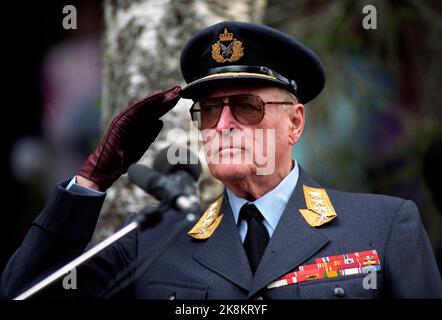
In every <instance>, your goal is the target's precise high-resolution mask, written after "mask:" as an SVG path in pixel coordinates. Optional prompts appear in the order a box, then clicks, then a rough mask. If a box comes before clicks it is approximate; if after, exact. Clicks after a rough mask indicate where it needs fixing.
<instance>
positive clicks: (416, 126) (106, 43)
mask: <svg viewBox="0 0 442 320" xmlns="http://www.w3.org/2000/svg"><path fill="white" fill-rule="evenodd" d="M224 2H225V1H204V0H193V1H190V0H187V1H184V0H183V1H165V0H164V1H161V0H156V1H152V0H151V1H146V0H145V1H142V0H138V1H133V2H131V1H101V0H100V1H99V0H89V1H86V0H85V1H80V0H77V1H64V0H61V1H44V2H41V3H34V2H33V3H30V4H27V5H18V4H16V5H12V6H11V7H10V9H8V10H5V11H4V12H3V15H4V16H5V18H4V19H2V23H3V24H4V25H3V26H2V32H3V38H2V39H3V50H2V51H3V54H4V55H2V56H3V58H2V62H3V68H2V71H3V77H4V80H3V81H2V84H3V90H2V92H3V95H2V98H3V103H2V110H3V111H4V116H3V120H4V121H3V125H2V128H3V132H4V134H3V140H4V142H3V143H2V148H3V152H2V154H3V156H2V157H1V177H2V180H3V183H2V185H3V190H4V191H3V192H2V200H3V201H2V202H3V204H4V205H3V209H2V212H3V219H2V223H1V224H0V229H1V230H0V270H2V269H3V267H4V265H5V263H6V262H7V260H8V258H9V257H10V256H11V255H12V254H13V252H14V250H15V249H16V248H17V247H18V246H19V245H20V243H21V241H22V239H23V237H24V235H25V234H26V232H27V230H28V228H29V227H30V224H31V223H32V221H33V220H34V219H35V217H36V216H37V215H38V213H39V212H40V211H41V210H42V209H43V207H44V206H45V204H46V202H47V200H48V198H49V196H50V194H51V192H52V191H53V189H54V187H55V185H56V183H57V182H59V181H61V180H63V179H67V178H70V177H71V176H72V175H74V174H75V172H76V171H77V170H78V168H79V166H80V165H81V163H82V162H83V161H84V160H85V158H86V157H87V156H88V154H89V153H90V152H91V151H92V150H93V149H94V147H95V145H96V144H97V142H98V141H99V139H100V135H101V134H102V132H103V130H104V128H105V127H106V126H107V123H108V121H109V119H110V118H111V116H112V115H113V114H114V113H115V112H116V111H118V108H120V109H121V108H123V107H124V106H125V105H126V104H127V103H122V101H128V100H129V99H133V98H136V97H138V96H140V95H145V94H147V93H148V92H149V90H150V89H155V88H162V89H165V88H167V87H169V86H170V85H173V84H175V83H177V81H178V82H179V83H181V84H182V79H181V78H180V75H179V69H178V62H177V59H170V60H171V61H166V60H165V61H164V64H165V65H168V66H169V67H170V70H172V71H170V74H168V73H165V72H166V71H164V70H165V69H163V70H161V69H162V68H161V66H162V64H157V63H155V65H159V69H160V70H157V71H155V70H153V71H155V72H157V74H156V75H155V77H153V76H149V77H148V76H146V77H145V78H141V80H138V82H137V81H135V80H134V77H133V74H129V75H127V74H126V71H127V70H128V69H129V68H128V67H127V66H126V65H125V64H124V63H125V61H126V60H128V58H127V57H128V56H130V57H132V58H133V59H134V60H136V61H141V62H140V64H141V65H143V68H144V69H143V68H140V71H139V72H140V73H141V74H142V73H143V72H144V71H145V70H150V69H149V68H150V67H151V66H149V62H148V61H149V60H146V59H143V54H138V53H137V51H133V50H132V49H133V48H135V47H136V46H137V45H138V44H137V43H136V41H135V42H134V43H130V45H128V44H127V42H125V40H124V39H125V38H127V39H137V37H138V36H139V35H141V34H142V31H143V29H142V28H139V29H137V28H136V25H135V27H133V26H132V29H129V31H131V32H128V29H123V30H121V28H120V30H117V31H118V32H120V33H119V35H118V37H116V38H115V37H114V38H112V30H115V28H114V26H113V23H114V24H115V25H118V24H122V23H124V21H125V20H124V19H127V21H130V18H128V17H130V15H131V14H133V12H135V11H138V12H142V13H143V14H144V15H145V14H146V13H149V12H150V11H151V12H152V13H154V14H155V15H157V10H158V8H164V12H163V16H162V17H165V18H163V20H160V21H159V22H158V24H157V27H155V28H154V30H153V31H158V33H161V30H165V31H164V32H165V33H166V34H167V35H168V36H170V35H171V34H172V35H173V37H174V39H181V40H182V41H181V40H179V41H170V43H172V44H170V45H169V47H172V48H173V50H171V51H173V55H172V56H173V57H177V56H179V48H180V47H181V45H182V43H183V41H185V40H186V39H187V38H188V37H189V36H190V35H191V34H192V33H193V32H194V30H197V29H198V28H200V27H203V26H205V25H208V24H211V23H215V22H216V20H217V19H218V20H222V19H225V18H229V19H235V18H236V19H238V20H250V21H256V22H263V23H265V24H267V25H269V26H272V27H275V28H277V29H279V30H282V31H284V32H286V33H288V34H290V35H292V36H294V37H296V38H298V39H299V40H301V41H302V42H304V43H306V44H307V45H308V46H309V47H311V48H312V49H313V50H314V51H315V52H317V53H318V55H319V56H320V57H321V59H322V61H323V63H324V65H325V68H326V71H327V83H326V88H325V90H324V91H323V93H322V94H321V95H320V96H319V97H318V98H316V99H315V100H313V101H312V102H311V103H309V105H307V108H306V129H305V133H304V135H303V138H302V139H301V142H300V143H299V144H298V145H297V146H296V147H295V151H294V157H296V159H297V160H298V161H299V163H300V164H301V165H302V166H303V167H304V169H305V170H306V171H307V172H308V173H309V175H311V176H312V177H313V178H314V179H315V180H317V181H318V182H319V183H321V184H322V185H323V186H327V187H329V188H334V189H339V190H343V191H350V192H370V193H383V194H388V195H392V196H398V197H402V198H406V199H410V200H413V201H414V202H415V203H416V204H417V206H418V207H419V209H420V212H421V216H422V220H423V223H424V226H425V228H426V230H427V232H428V235H429V237H430V241H431V243H432V245H433V248H434V251H435V253H436V256H437V259H438V263H439V268H441V266H442V261H441V257H442V194H441V193H442V191H441V190H442V187H441V185H440V183H441V181H442V177H441V175H442V170H441V165H442V159H441V158H442V149H441V148H442V125H441V124H442V110H441V101H442V99H441V98H442V90H441V89H440V85H441V80H442V68H441V62H440V57H441V56H442V42H441V35H442V18H441V16H442V3H441V2H440V1H436V0H434V1H430V0H427V1H417V0H416V1H415V0H404V1H393V0H388V1H354V0H353V1H347V0H342V1H325V0H324V1H319V0H318V1H313V0H311V1H302V0H300V1H287V0H267V1H264V0H261V1H255V2H252V1H248V0H243V1H237V2H238V3H239V4H240V5H243V7H241V8H245V11H244V12H243V11H241V10H233V9H232V8H230V7H229V6H230V4H227V3H224ZM367 4H371V5H374V6H375V7H376V9H377V29H376V30H366V29H364V28H363V27H362V20H363V18H364V16H366V14H363V13H362V9H363V7H364V6H365V5H367ZM66 5H73V6H74V7H75V8H76V10H77V28H76V29H68V30H66V29H65V28H63V19H64V18H65V17H66V15H67V14H66V13H63V8H64V7H65V6H66ZM132 5H133V7H132ZM14 6H15V8H14ZM232 6H233V5H232ZM203 9H209V10H206V11H204V10H203ZM212 9H213V10H212ZM192 10H196V11H197V12H198V14H197V15H196V14H195V12H194V11H192ZM210 10H212V11H214V12H215V11H217V12H218V14H217V16H216V19H212V17H211V16H210V15H209V14H207V13H206V12H209V11H210ZM247 10H248V11H247ZM120 13H121V14H120ZM123 13H124V14H123ZM204 15H206V16H207V17H206V19H200V20H198V19H197V18H195V17H199V16H204ZM139 17H141V18H143V17H144V19H146V18H145V16H143V15H138V18H139ZM172 17H173V19H172ZM192 19H193V20H192ZM122 21H123V22H122ZM141 21H143V20H142V19H141ZM145 22H146V25H148V27H147V28H149V27H150V28H152V25H149V23H150V20H148V19H147V20H145ZM184 22H185V23H184ZM141 23H142V22H141ZM159 26H161V28H162V29H161V28H160V27H159ZM134 28H135V29H134ZM177 29H179V31H177ZM134 30H135V31H134ZM168 30H173V33H172V32H171V31H168ZM150 31H152V30H150ZM112 39H116V40H115V41H114V43H112V44H110V42H111V41H113V40H112ZM121 39H123V40H121ZM168 41H169V40H168ZM263 41H264V42H265V39H263ZM165 46H167V43H166V45H165ZM127 48H130V49H131V50H130V52H127V51H125V50H127ZM115 52H118V54H116V53H115ZM134 52H135V53H136V54H133V53H134ZM113 56H119V57H121V61H123V62H121V63H119V62H118V59H117V60H113V59H112V57H113ZM161 57H162V55H160V58H161ZM115 61H117V62H115ZM152 64H154V63H152ZM121 66H124V67H123V69H124V70H123V71H124V72H120V74H117V72H116V71H115V70H117V71H118V70H120V71H121V68H122V67H121ZM119 68H120V69H119ZM143 70H144V71H143ZM166 70H168V69H167V68H166ZM161 72H162V73H161ZM126 76H127V77H128V81H129V80H130V83H132V84H133V83H136V85H137V86H136V88H137V89H136V90H135V89H133V86H132V87H128V88H126V87H124V92H123V93H121V92H119V91H118V90H119V89H120V88H121V87H122V86H124V85H123V84H122V83H124V79H125V77H126ZM158 77H159V78H158ZM137 79H140V77H139V75H138V78H137ZM158 79H161V80H160V81H158ZM163 79H164V81H163ZM169 82H170V83H169ZM115 83H119V84H120V85H119V86H118V88H117V89H115V90H114V88H113V86H115ZM117 98H118V99H117ZM113 105H117V106H116V107H114V108H113V109H112V108H111V109H110V110H109V106H113ZM178 110H181V111H182V109H178ZM181 111H178V112H177V114H176V115H175V116H176V117H178V118H179V117H180V115H181V114H182V113H180V112H181ZM186 117H187V114H186ZM171 127H173V121H172V125H170V124H169V128H171ZM166 129H167V122H166ZM112 194H114V193H112ZM209 198H210V197H209ZM105 210H109V211H111V209H109V207H108V208H107V209H105ZM108 229H109V228H108Z"/></svg>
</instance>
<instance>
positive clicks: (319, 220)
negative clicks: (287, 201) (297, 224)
mask: <svg viewBox="0 0 442 320" xmlns="http://www.w3.org/2000/svg"><path fill="white" fill-rule="evenodd" d="M303 188H304V197H305V203H306V204H307V209H299V212H300V213H301V214H302V216H303V217H304V219H305V220H306V221H307V223H308V224H309V225H311V226H312V227H319V226H321V225H323V224H324V223H327V222H330V221H331V220H333V219H334V218H335V217H336V216H337V214H336V212H335V209H334V208H333V205H332V204H331V202H330V199H329V198H328V195H327V192H325V190H324V189H317V188H312V187H308V186H306V185H304V186H303Z"/></svg>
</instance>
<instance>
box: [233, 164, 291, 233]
mask: <svg viewBox="0 0 442 320" xmlns="http://www.w3.org/2000/svg"><path fill="white" fill-rule="evenodd" d="M294 162H295V165H294V167H293V169H292V170H291V171H290V173H289V174H288V175H287V176H286V177H285V178H284V179H283V180H282V181H281V182H280V183H279V184H278V185H277V186H276V187H275V188H274V189H272V190H271V191H269V192H267V193H266V194H265V195H263V196H262V197H261V198H259V199H257V200H255V201H253V202H251V201H248V200H246V199H243V198H240V197H238V196H236V195H235V194H234V193H233V192H232V191H230V190H229V188H227V187H226V191H227V195H228V198H229V204H230V208H231V209H232V213H233V217H234V218H235V223H236V224H238V218H239V211H240V210H241V208H242V206H243V205H244V204H246V203H253V204H254V205H255V206H256V207H257V208H258V210H259V211H260V212H261V214H262V215H263V216H264V219H265V220H266V221H267V222H268V224H269V226H270V227H271V228H272V229H273V230H274V229H275V228H276V225H277V224H278V222H279V218H281V215H282V213H283V211H284V209H285V207H286V206H287V203H288V201H289V198H290V196H291V195H292V193H293V190H295V187H296V183H297V182H298V177H299V168H298V164H297V163H296V160H294Z"/></svg>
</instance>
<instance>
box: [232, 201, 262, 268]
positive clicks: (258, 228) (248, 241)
mask: <svg viewBox="0 0 442 320" xmlns="http://www.w3.org/2000/svg"><path fill="white" fill-rule="evenodd" d="M239 217H240V218H241V219H244V220H246V221H247V234H246V238H245V239H244V249H245V251H246V253H247V257H248V258H249V263H250V267H251V269H252V272H253V274H255V271H256V269H257V268H258V265H259V262H260V261H261V258H262V255H263V254H264V251H265V249H266V247H267V244H268V243H269V234H268V232H267V229H266V227H265V226H264V224H263V223H262V221H263V220H264V217H263V216H262V214H261V212H259V210H258V209H257V208H256V207H255V205H254V204H251V203H247V204H245V205H243V206H242V208H241V211H240V212H239Z"/></svg>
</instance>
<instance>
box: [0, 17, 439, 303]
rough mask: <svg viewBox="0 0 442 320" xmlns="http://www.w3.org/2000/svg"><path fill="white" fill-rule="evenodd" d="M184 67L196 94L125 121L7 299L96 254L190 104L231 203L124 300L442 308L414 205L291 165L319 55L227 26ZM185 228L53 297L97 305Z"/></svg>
mask: <svg viewBox="0 0 442 320" xmlns="http://www.w3.org/2000/svg"><path fill="white" fill-rule="evenodd" d="M181 68H182V73H183V76H184V78H185V80H186V82H187V83H188V85H187V86H186V87H185V88H184V89H183V90H182V91H181V89H180V88H179V87H175V88H172V89H170V90H167V91H164V92H159V93H155V94H153V95H150V96H148V97H146V98H145V99H143V100H142V101H140V102H138V103H136V104H134V105H132V106H131V107H129V108H127V109H125V110H124V111H123V112H122V113H121V114H120V115H118V116H117V117H116V118H115V119H114V120H113V122H112V124H111V126H110V128H109V130H108V131H107V133H106V135H105V137H104V138H103V140H102V141H101V143H100V144H99V146H98V147H97V149H96V150H95V152H94V153H93V154H91V156H90V157H89V158H88V159H87V161H86V162H85V164H84V165H83V166H82V168H81V169H80V171H79V172H78V174H77V175H76V177H74V178H73V179H72V180H71V181H66V182H62V183H61V184H60V185H59V186H57V189H56V191H55V193H54V196H53V197H52V199H51V200H50V201H49V203H48V205H47V207H46V208H45V209H44V210H43V212H42V213H41V214H40V215H39V216H38V217H37V219H36V220H35V222H34V224H33V226H32V227H31V230H30V231H29V233H28V234H27V236H26V238H25V240H24V242H23V244H22V246H21V247H20V248H19V249H18V251H17V252H16V253H15V254H14V256H13V257H12V258H11V260H10V262H9V264H8V266H7V267H6V269H5V271H4V273H3V277H2V286H1V288H2V292H3V293H4V294H5V295H6V296H9V297H12V296H14V295H15V294H18V293H20V292H21V291H22V290H23V289H25V288H26V287H28V286H29V284H30V283H31V282H33V281H35V279H39V278H41V277H43V276H44V275H45V274H47V273H48V272H50V271H51V270H53V269H54V268H55V267H57V266H60V265H63V264H64V263H66V262H67V261H68V260H70V259H72V258H73V257H75V256H77V255H78V254H80V253H81V251H82V250H84V248H85V246H86V245H87V243H88V242H89V241H90V239H91V236H92V233H93V230H94V227H95V224H96V221H97V218H98V214H99V211H100V208H101V205H102V202H103V200H104V197H105V193H104V191H105V190H106V189H107V188H108V187H109V186H110V185H111V184H112V183H113V182H114V181H115V180H116V179H117V178H118V177H119V176H120V175H121V174H122V173H125V172H126V171H127V168H128V166H129V165H130V164H131V163H134V162H136V161H137V160H138V159H139V157H141V155H142V154H143V153H144V152H145V150H146V149H147V148H148V146H149V145H150V143H151V142H152V141H153V140H154V139H155V137H156V135H157V134H158V132H159V131H160V130H161V126H162V123H161V121H160V120H158V119H159V118H160V117H161V116H162V115H163V114H165V113H166V112H167V111H169V110H170V109H171V108H173V106H174V105H175V103H176V102H177V100H178V99H179V98H180V97H186V98H192V99H193V100H194V101H195V103H194V104H193V105H192V107H191V109H190V112H191V115H192V119H193V120H194V122H195V124H196V125H197V127H198V128H199V129H200V130H201V134H202V137H203V141H204V146H205V149H206V155H207V160H208V164H209V168H210V171H211V173H212V174H213V175H214V176H215V177H217V178H218V179H219V180H221V181H222V182H223V183H224V185H225V186H226V188H225V192H224V194H223V195H222V196H221V197H220V198H219V199H218V200H216V201H215V202H214V203H213V204H211V205H210V206H209V208H207V210H206V211H205V212H204V213H203V214H202V216H201V217H200V219H199V221H198V222H196V223H195V225H194V226H193V228H191V230H185V232H182V233H181V234H180V235H179V236H178V238H177V240H176V241H175V242H174V243H173V245H171V246H170V247H169V248H168V249H167V250H166V251H165V252H164V253H163V254H162V255H161V256H159V257H158V258H157V259H156V260H155V261H154V263H153V264H152V265H151V266H150V268H149V269H148V270H147V272H145V273H143V275H142V276H141V277H140V278H138V279H137V280H136V281H135V282H134V283H132V284H131V285H130V286H128V287H126V288H125V289H124V290H123V291H121V292H119V295H120V296H122V297H133V298H145V299H298V298H303V299H318V298H319V299H321V298H325V299H328V298H330V299H334V298H382V297H393V298H440V297H441V296H442V285H441V278H440V274H439V272H438V269H437V266H436V263H435V260H434V257H433V253H432V250H431V246H430V243H429V241H428V238H427V236H426V234H425V231H424V228H423V226H422V223H421V220H420V216H419V212H418V210H417V208H416V206H415V205H414V204H413V203H412V202H411V201H407V200H403V199H398V198H393V197H388V196H381V195H369V194H350V193H344V192H339V191H334V190H329V189H325V188H323V187H321V186H320V185H318V184H317V183H316V182H314V181H313V180H312V179H310V178H309V177H308V176H307V174H306V173H305V172H304V171H303V170H302V168H301V167H300V166H299V164H298V163H297V162H296V161H295V160H292V157H291V155H292V147H293V145H295V144H296V143H297V142H298V140H299V138H300V137H301V134H302V131H303V128H304V120H305V119H304V104H305V103H307V102H309V101H310V100H312V99H313V98H314V97H315V96H317V95H318V94H319V93H320V91H321V90H322V88H323V86H324V83H325V75H324V70H323V67H322V65H321V63H320V61H319V58H318V57H317V56H316V55H315V54H314V53H313V52H312V51H311V50H309V49H308V48H307V47H305V46H304V45H302V44H301V43H299V42H298V41H296V40H294V39H292V38H290V37H289V36H287V35H285V34H283V33H281V32H279V31H277V30H274V29H271V28H268V27H265V26H261V25H256V24H248V23H239V22H231V21H226V22H222V23H219V24H216V25H213V26H210V27H208V28H206V29H204V30H202V31H200V32H199V33H197V34H196V35H194V36H193V37H192V38H191V39H190V40H189V42H188V43H187V44H186V46H185V47H184V48H183V52H182V56H181ZM258 133H260V135H259V134H258ZM264 150H265V151H264ZM261 152H263V153H264V156H263V157H261V156H262V155H261V154H260V153H261ZM269 164H270V166H269ZM263 168H266V170H262V169H263ZM181 219H182V217H181V216H180V215H179V214H178V213H177V212H175V211H173V210H170V211H167V212H165V213H164V215H163V219H162V221H161V222H160V223H159V224H158V225H157V226H156V227H155V228H153V229H151V230H148V231H142V232H136V233H133V234H131V235H130V236H128V237H126V238H124V239H123V240H121V241H119V242H118V243H117V244H115V245H113V246H112V247H111V248H109V249H107V250H106V251H105V252H103V253H101V254H100V255H99V256H98V257H95V258H94V259H93V260H91V261H89V262H88V263H86V264H85V265H84V266H82V267H81V268H80V270H79V273H78V276H77V278H78V282H79V284H78V289H77V290H62V288H61V285H55V286H53V287H52V288H51V289H48V290H46V291H47V293H46V294H47V295H50V294H51V293H52V294H57V295H65V296H68V297H69V296H78V295H80V296H86V297H93V296H95V295H96V294H97V293H99V292H101V290H102V289H103V288H105V287H106V286H107V284H108V283H109V282H110V281H111V280H112V279H113V278H115V276H116V275H117V274H118V273H119V272H121V271H122V270H124V269H125V268H126V267H127V266H128V265H129V264H130V263H131V262H132V261H134V260H135V259H136V258H137V257H140V256H142V255H143V253H144V252H146V251H148V250H149V248H151V247H152V246H153V245H154V244H155V242H156V240H157V239H158V238H159V237H161V235H163V234H167V233H168V232H170V230H171V228H172V227H173V225H174V224H175V223H176V222H178V221H180V220H181ZM57 286H58V287H57ZM74 291H75V292H74Z"/></svg>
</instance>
